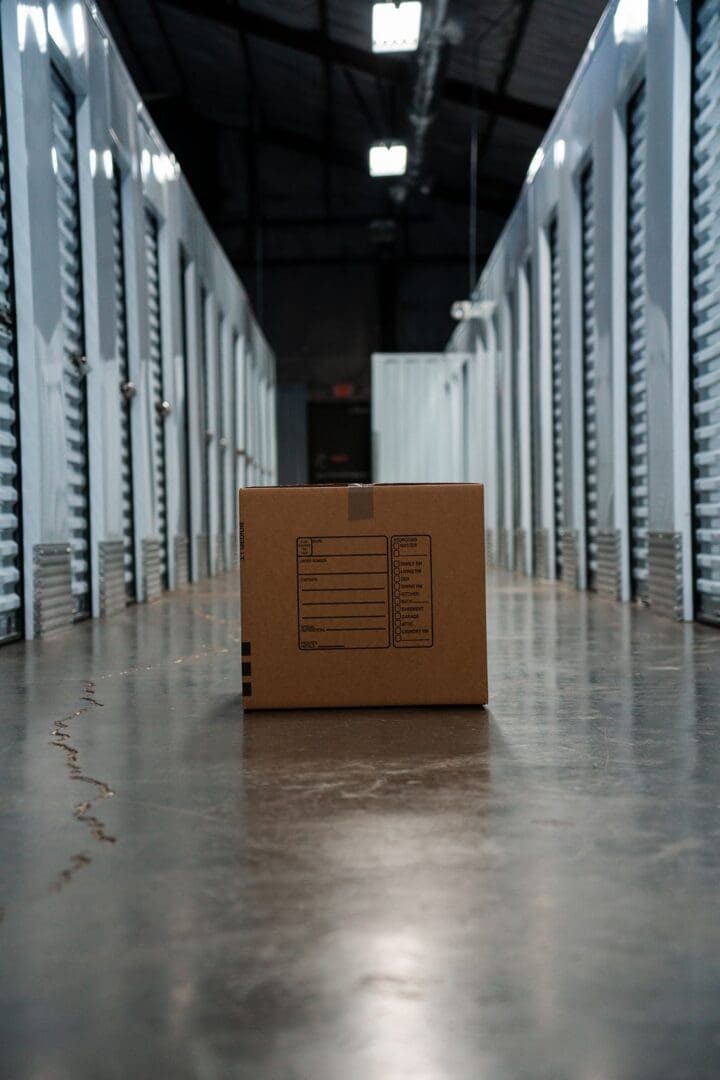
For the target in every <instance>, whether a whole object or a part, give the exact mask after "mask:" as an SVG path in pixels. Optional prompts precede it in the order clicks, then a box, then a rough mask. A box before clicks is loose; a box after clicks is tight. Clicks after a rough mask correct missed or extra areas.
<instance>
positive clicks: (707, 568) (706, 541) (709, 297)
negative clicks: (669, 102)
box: [691, 0, 720, 625]
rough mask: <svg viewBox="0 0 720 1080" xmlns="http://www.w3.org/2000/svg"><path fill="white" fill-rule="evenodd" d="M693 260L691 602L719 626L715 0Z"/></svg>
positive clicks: (718, 69)
mask: <svg viewBox="0 0 720 1080" xmlns="http://www.w3.org/2000/svg"><path fill="white" fill-rule="evenodd" d="M691 260H692V261H691V286H692V299H691V323H692V325H691V364H692V373H691V375H692V389H693V402H692V429H693V447H692V463H693V477H692V480H693V502H694V540H695V604H696V614H697V616H698V618H701V619H705V620H708V621H711V622H714V623H716V624H717V625H720V0H705V2H704V3H700V4H698V6H697V9H696V16H695V70H694V79H693V125H692V220H691Z"/></svg>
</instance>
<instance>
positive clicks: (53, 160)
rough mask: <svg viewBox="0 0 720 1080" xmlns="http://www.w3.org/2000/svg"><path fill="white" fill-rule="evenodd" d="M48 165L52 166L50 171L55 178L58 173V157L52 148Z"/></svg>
mask: <svg viewBox="0 0 720 1080" xmlns="http://www.w3.org/2000/svg"><path fill="white" fill-rule="evenodd" d="M50 163H51V164H52V171H53V172H54V173H55V175H56V176H57V171H58V155H57V150H56V149H55V147H54V146H51V147H50Z"/></svg>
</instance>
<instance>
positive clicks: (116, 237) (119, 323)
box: [111, 165, 136, 603]
mask: <svg viewBox="0 0 720 1080" xmlns="http://www.w3.org/2000/svg"><path fill="white" fill-rule="evenodd" d="M121 184H122V180H121V175H120V170H119V169H118V167H117V165H115V168H114V173H113V182H112V189H111V193H112V229H113V266H114V271H115V273H114V280H115V335H116V336H115V340H116V343H117V344H116V347H117V356H118V374H119V376H120V388H119V389H120V481H121V484H120V498H121V503H122V530H123V577H124V581H125V595H126V597H127V600H128V603H131V602H132V601H133V600H134V599H135V597H136V590H135V518H134V510H133V507H134V501H133V471H132V434H131V417H130V412H131V402H132V399H133V396H134V390H135V388H134V386H133V385H132V383H131V381H130V364H129V358H128V335H127V303H126V295H125V246H124V243H123V215H122V189H121Z"/></svg>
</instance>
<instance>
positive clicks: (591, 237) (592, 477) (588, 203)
mask: <svg viewBox="0 0 720 1080" xmlns="http://www.w3.org/2000/svg"><path fill="white" fill-rule="evenodd" d="M594 198H595V196H594V189H593V170H592V165H588V166H587V167H586V168H585V170H584V171H583V174H582V176H581V178H580V214H581V244H582V358H583V443H584V451H585V543H586V565H587V587H588V589H595V588H596V583H597V541H598V495H597V492H598V482H597V468H598V446H597V404H596V395H595V202H594Z"/></svg>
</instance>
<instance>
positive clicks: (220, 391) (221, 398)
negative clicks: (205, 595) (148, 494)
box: [215, 315, 227, 574]
mask: <svg viewBox="0 0 720 1080" xmlns="http://www.w3.org/2000/svg"><path fill="white" fill-rule="evenodd" d="M224 334H225V319H224V317H223V315H219V316H218V325H217V348H216V350H215V353H216V355H215V398H216V406H215V417H216V421H217V430H218V438H217V498H218V536H217V572H218V574H219V573H221V572H222V571H223V570H224V569H225V534H226V532H227V524H226V520H225V519H226V513H225V461H226V458H227V455H226V453H225V447H226V444H227V439H226V432H225V355H224V352H225V350H224V347H223V338H224Z"/></svg>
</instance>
